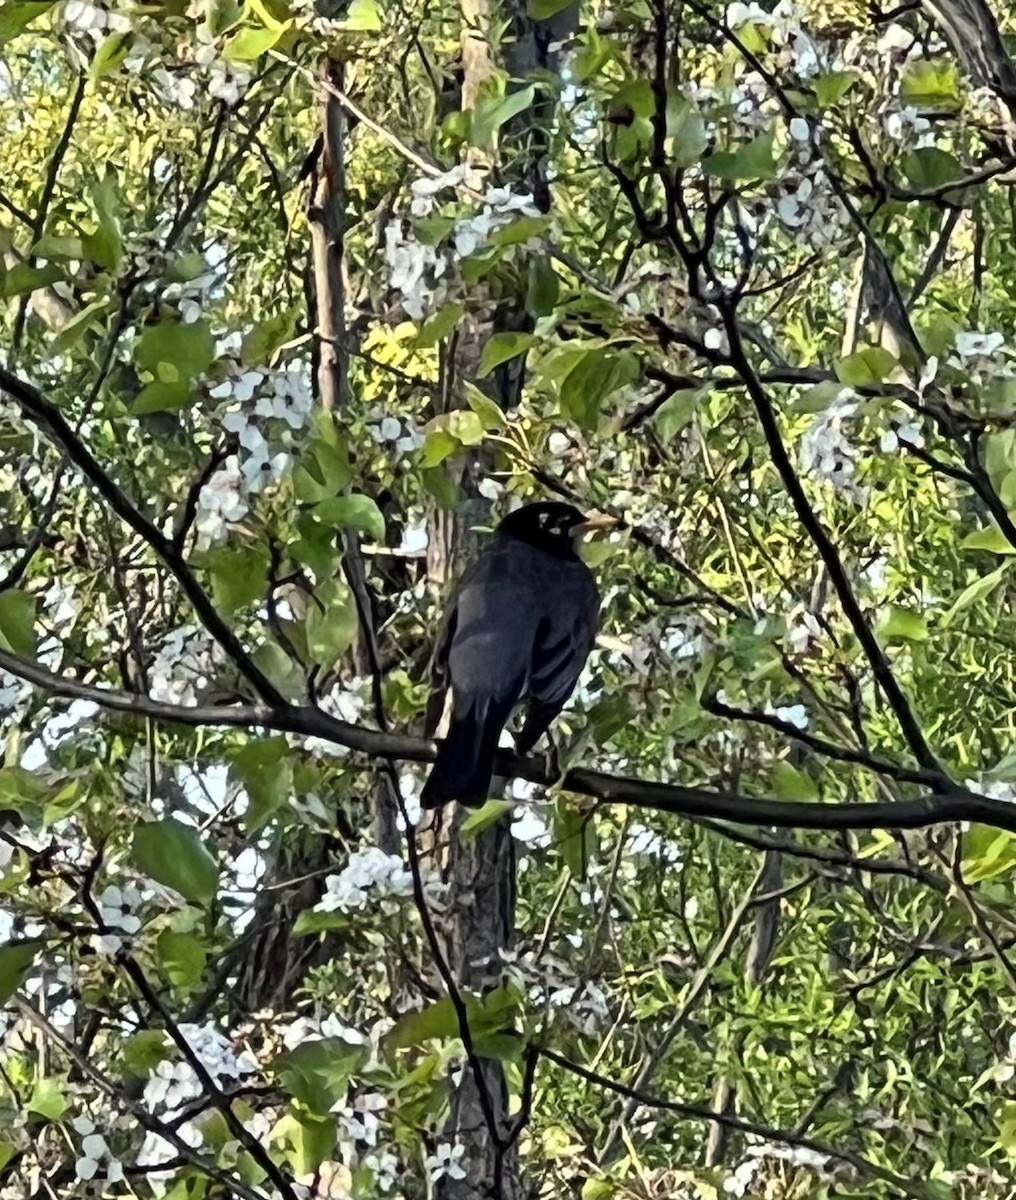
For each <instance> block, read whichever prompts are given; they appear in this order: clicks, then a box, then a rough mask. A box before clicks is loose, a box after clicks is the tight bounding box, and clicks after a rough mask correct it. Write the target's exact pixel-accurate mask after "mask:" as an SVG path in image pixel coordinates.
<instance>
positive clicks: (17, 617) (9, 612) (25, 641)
mask: <svg viewBox="0 0 1016 1200" xmlns="http://www.w3.org/2000/svg"><path fill="white" fill-rule="evenodd" d="M0 646H2V647H3V648H4V649H5V650H12V651H13V652H14V653H15V654H20V655H22V656H23V657H25V658H34V657H35V597H34V596H32V595H30V594H29V593H28V592H24V591H22V590H21V589H20V588H10V589H8V590H7V591H4V592H0Z"/></svg>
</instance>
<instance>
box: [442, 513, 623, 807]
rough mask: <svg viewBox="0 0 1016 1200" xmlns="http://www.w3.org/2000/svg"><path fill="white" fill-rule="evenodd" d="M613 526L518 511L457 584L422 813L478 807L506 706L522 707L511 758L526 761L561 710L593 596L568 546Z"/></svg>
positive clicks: (591, 615) (581, 657)
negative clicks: (441, 716)
mask: <svg viewBox="0 0 1016 1200" xmlns="http://www.w3.org/2000/svg"><path fill="white" fill-rule="evenodd" d="M615 524H616V522H615V521H614V519H613V518H612V517H603V516H594V517H588V518H587V517H585V516H583V514H582V513H580V512H579V511H578V509H577V508H573V507H572V506H571V505H570V504H559V503H553V502H552V503H540V504H527V505H525V506H524V507H522V508H519V509H516V510H515V512H513V513H511V514H509V516H507V517H505V519H504V520H503V521H502V522H501V524H500V525H499V526H498V527H497V530H496V531H495V533H494V536H493V537H492V538H491V540H490V542H489V544H488V545H487V546H486V547H484V549H483V551H482V552H481V553H480V555H479V557H478V558H477V559H476V561H475V562H474V563H473V565H472V566H471V567H469V568H468V570H467V571H466V572H465V574H464V575H463V576H462V579H461V580H460V581H459V584H458V586H457V588H456V589H455V592H454V594H453V596H452V598H451V602H450V604H449V607H448V610H447V612H446V614H445V618H444V623H443V628H442V632H441V635H440V637H439V639H438V644H437V647H436V649H435V653H434V667H435V674H436V676H437V679H438V681H439V683H440V684H441V685H442V687H443V688H444V689H445V690H446V693H447V692H450V720H449V726H448V732H447V734H446V736H445V738H444V740H443V741H442V742H441V744H440V746H439V748H438V753H437V761H436V762H435V763H434V767H433V769H432V770H431V773H430V777H429V778H428V780H427V782H426V784H425V785H424V788H423V795H422V796H421V804H422V805H423V807H424V808H439V807H440V806H441V805H442V804H446V803H448V802H449V801H451V800H458V801H459V803H460V804H464V805H466V806H467V807H468V808H478V807H480V805H482V804H484V803H485V801H486V800H487V795H488V793H489V791H490V785H491V778H492V776H493V772H494V757H495V754H496V753H497V746H498V740H499V738H500V736H501V731H502V730H503V729H504V727H505V724H506V722H507V721H508V718H509V717H510V716H511V713H512V710H513V709H514V708H515V705H516V704H518V702H519V701H520V700H523V699H524V700H527V701H528V707H527V712H526V719H525V723H524V725H523V727H522V730H521V732H520V733H519V735H518V737H517V738H516V740H515V748H516V750H517V752H518V753H519V754H528V753H529V751H530V750H531V749H532V748H533V746H535V745H536V743H537V741H539V739H540V736H541V735H542V734H543V733H544V732H545V731H546V729H547V727H548V726H549V725H550V723H551V721H553V719H554V718H555V717H556V716H557V714H558V713H559V712H560V711H561V709H562V708H563V707H564V704H565V701H566V700H567V699H568V697H569V696H570V695H571V693H572V689H573V688H574V687H575V684H576V683H577V682H578V678H579V675H580V674H581V672H582V667H583V665H584V664H585V661H586V658H587V657H588V655H589V651H590V650H591V649H592V648H593V641H594V639H595V638H596V629H597V625H598V621H599V609H600V597H599V593H598V592H597V590H596V584H595V582H594V581H593V575H592V572H591V571H590V570H589V568H588V567H587V566H586V564H585V563H584V562H583V561H582V559H581V558H579V555H578V543H579V540H580V538H581V536H582V534H584V533H586V532H588V531H590V530H593V529H605V528H609V527H610V526H612V525H615ZM447 699H448V697H447V694H446V700H447Z"/></svg>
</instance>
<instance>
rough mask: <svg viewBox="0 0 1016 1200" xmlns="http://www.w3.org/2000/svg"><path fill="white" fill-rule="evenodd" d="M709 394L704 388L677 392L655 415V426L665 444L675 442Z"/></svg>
mask: <svg viewBox="0 0 1016 1200" xmlns="http://www.w3.org/2000/svg"><path fill="white" fill-rule="evenodd" d="M708 394H709V392H708V390H707V389H704V388H695V389H691V388H686V389H682V390H681V391H679V392H675V393H674V394H673V396H671V397H670V399H669V400H665V401H664V402H663V404H661V405H660V407H659V408H658V409H657V410H656V412H655V413H654V414H653V424H654V425H655V426H656V429H657V431H658V432H659V435H660V437H661V438H662V439H663V441H665V442H670V441H673V439H674V438H675V437H677V435H678V434H679V433H680V432H681V430H682V429H684V427H685V426H686V425H688V424H689V423H690V422H691V419H692V417H694V416H695V413H696V411H697V410H698V408H699V405H700V404H701V403H702V401H703V400H704V399H705V398H706V396H708Z"/></svg>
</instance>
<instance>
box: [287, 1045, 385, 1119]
mask: <svg viewBox="0 0 1016 1200" xmlns="http://www.w3.org/2000/svg"><path fill="white" fill-rule="evenodd" d="M366 1055H367V1051H366V1048H365V1047H364V1046H357V1045H353V1044H352V1043H350V1042H347V1041H345V1040H344V1039H343V1038H337V1037H332V1038H322V1039H321V1040H320V1041H316V1042H304V1043H303V1045H301V1046H297V1048H296V1049H295V1050H290V1051H289V1052H288V1053H286V1054H280V1055H279V1057H278V1058H277V1059H275V1062H274V1063H273V1064H272V1066H273V1068H274V1071H275V1074H276V1075H277V1076H278V1077H279V1081H280V1083H281V1084H282V1086H283V1087H284V1088H285V1090H286V1091H287V1092H288V1093H289V1094H290V1095H291V1096H293V1097H294V1099H296V1100H299V1101H300V1102H301V1104H305V1105H306V1106H307V1108H308V1109H309V1110H310V1111H311V1112H312V1113H314V1114H316V1115H317V1116H321V1117H326V1116H327V1115H328V1113H329V1111H330V1110H331V1108H332V1105H334V1104H336V1103H338V1101H340V1100H344V1099H345V1097H346V1091H347V1089H348V1087H349V1081H350V1079H351V1078H352V1076H353V1075H354V1073H355V1072H356V1071H358V1070H359V1068H360V1067H361V1066H362V1065H363V1063H364V1062H365V1060H366Z"/></svg>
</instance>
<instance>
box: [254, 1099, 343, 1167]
mask: <svg viewBox="0 0 1016 1200" xmlns="http://www.w3.org/2000/svg"><path fill="white" fill-rule="evenodd" d="M337 1136H338V1127H337V1125H336V1123H335V1118H334V1117H329V1118H321V1119H317V1118H315V1117H312V1116H310V1115H309V1114H308V1113H304V1112H300V1111H299V1110H296V1109H294V1110H293V1111H292V1112H288V1113H286V1114H285V1116H283V1117H282V1119H281V1120H280V1121H278V1122H277V1124H276V1125H275V1128H274V1129H273V1130H272V1132H271V1135H270V1144H271V1146H272V1147H273V1149H274V1147H276V1146H278V1147H280V1148H282V1160H283V1162H284V1163H286V1164H287V1165H288V1166H289V1167H290V1168H291V1170H292V1173H293V1174H294V1175H295V1176H297V1178H300V1177H301V1176H304V1175H311V1174H313V1173H314V1172H315V1171H316V1170H317V1169H318V1167H320V1166H321V1164H322V1163H323V1162H325V1160H326V1159H330V1158H331V1156H332V1152H333V1150H334V1149H335V1141H336V1137H337ZM273 1158H275V1159H276V1161H278V1158H277V1156H276V1155H275V1154H273ZM332 1186H334V1184H333V1185H332Z"/></svg>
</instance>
